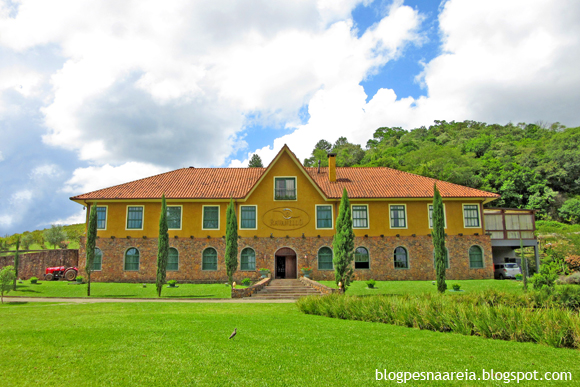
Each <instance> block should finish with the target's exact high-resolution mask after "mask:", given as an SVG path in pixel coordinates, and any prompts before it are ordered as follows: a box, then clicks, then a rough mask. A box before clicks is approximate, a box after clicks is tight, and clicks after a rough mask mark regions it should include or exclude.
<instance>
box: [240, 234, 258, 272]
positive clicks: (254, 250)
mask: <svg viewBox="0 0 580 387" xmlns="http://www.w3.org/2000/svg"><path fill="white" fill-rule="evenodd" d="M246 230H247V229H246ZM245 249H250V250H252V251H253V252H254V270H251V269H250V270H245V269H242V252H243V251H244V250H245ZM256 257H257V255H256V249H254V248H253V247H250V246H246V247H244V248H243V249H241V250H240V271H244V272H254V271H256V267H257V265H256V261H257V259H256Z"/></svg>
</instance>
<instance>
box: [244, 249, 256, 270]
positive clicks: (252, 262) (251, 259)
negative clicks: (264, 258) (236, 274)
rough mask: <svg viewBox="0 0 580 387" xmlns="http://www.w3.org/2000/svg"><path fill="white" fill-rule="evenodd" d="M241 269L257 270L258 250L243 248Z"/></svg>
mask: <svg viewBox="0 0 580 387" xmlns="http://www.w3.org/2000/svg"><path fill="white" fill-rule="evenodd" d="M240 270H256V252H255V251H254V250H253V249H251V248H249V247H246V248H245V249H243V250H242V254H241V259H240Z"/></svg>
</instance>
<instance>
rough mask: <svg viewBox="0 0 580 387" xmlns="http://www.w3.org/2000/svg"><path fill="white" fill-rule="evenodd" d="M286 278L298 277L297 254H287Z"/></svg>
mask: <svg viewBox="0 0 580 387" xmlns="http://www.w3.org/2000/svg"><path fill="white" fill-rule="evenodd" d="M285 278H296V256H295V255H289V256H286V277H285Z"/></svg>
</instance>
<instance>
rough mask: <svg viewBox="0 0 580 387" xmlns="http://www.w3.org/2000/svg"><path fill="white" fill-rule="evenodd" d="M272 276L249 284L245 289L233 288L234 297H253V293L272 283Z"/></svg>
mask: <svg viewBox="0 0 580 387" xmlns="http://www.w3.org/2000/svg"><path fill="white" fill-rule="evenodd" d="M271 280H272V279H271V278H264V279H262V280H260V281H259V282H257V283H255V284H253V285H252V286H248V287H247V288H243V289H233V288H232V298H244V297H251V296H252V294H254V293H256V292H259V291H260V290H262V289H264V286H268V285H270V281H271Z"/></svg>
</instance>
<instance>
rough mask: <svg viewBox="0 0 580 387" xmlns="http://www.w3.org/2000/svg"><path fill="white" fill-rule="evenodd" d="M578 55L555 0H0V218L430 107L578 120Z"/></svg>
mask: <svg viewBox="0 0 580 387" xmlns="http://www.w3.org/2000/svg"><path fill="white" fill-rule="evenodd" d="M168 20H171V22H168ZM579 59H580V3H578V2H576V1H572V0H570V1H561V2H551V1H548V0H538V1H534V2H529V1H525V0H512V1H509V2H506V1H500V0H485V1H483V0H448V1H445V2H444V3H440V2H438V1H411V0H408V1H403V0H397V1H382V0H375V1H372V0H332V1H329V0H303V1H300V2H288V1H282V0H280V1H278V0H268V1H266V0H264V1H254V2H247V1H244V0H223V1H220V2H213V3H210V2H194V3H192V2H189V1H185V0H183V1H175V2H170V3H167V4H163V6H160V5H159V3H158V2H154V1H137V0H128V1H126V2H111V3H103V2H91V1H88V0H54V1H52V2H46V1H44V0H21V1H19V2H12V1H6V0H0V176H1V181H0V197H1V198H2V200H0V235H4V234H11V233H14V232H21V231H24V230H33V229H37V228H44V227H48V226H50V224H54V223H75V222H79V221H82V219H83V211H82V207H81V206H79V205H77V204H75V203H72V202H70V200H69V199H68V198H69V197H70V196H73V195H77V194H80V193H84V192H89V191H91V190H95V189H99V188H104V187H108V186H111V185H114V184H120V183H123V182H127V181H131V180H134V179H137V178H142V177H146V176H150V175H153V174H156V173H160V172H164V171H168V170H171V169H175V168H179V167H184V166H189V165H194V166H197V167H216V166H225V167H228V166H230V167H244V166H245V165H246V164H247V161H248V159H249V158H250V157H251V155H252V154H254V153H257V154H258V155H260V157H262V159H263V160H264V162H265V163H267V162H269V161H270V160H271V158H272V157H273V156H274V155H275V154H276V153H277V152H278V150H279V149H280V148H281V146H282V145H283V144H288V145H289V146H290V148H291V149H292V150H293V151H294V152H295V153H296V154H297V155H298V156H299V157H300V158H301V159H304V158H305V157H308V156H309V154H310V152H311V150H312V148H313V146H314V144H315V143H316V142H317V141H318V140H320V139H323V138H324V139H326V140H328V141H331V142H334V141H335V140H336V139H337V138H338V137H340V136H345V137H347V138H348V139H349V140H350V141H352V142H355V143H360V144H363V145H364V144H365V143H366V141H367V140H368V139H369V138H370V137H371V136H372V134H373V132H374V130H375V129H376V128H378V127H381V126H401V127H403V128H406V129H412V128H416V127H420V126H423V125H424V126H429V125H430V124H432V123H433V121H434V120H437V119H443V120H448V121H451V120H467V119H469V120H477V121H485V122H489V123H502V124H505V123H507V122H537V121H542V122H556V121H558V122H561V123H562V124H564V125H567V126H578V125H580V122H579V121H580V119H579V118H578V115H577V106H578V105H579V104H580V96H579V93H578V92H577V90H578V89H579V87H580V74H579V73H578V71H577V69H576V68H577V63H578V62H579Z"/></svg>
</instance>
